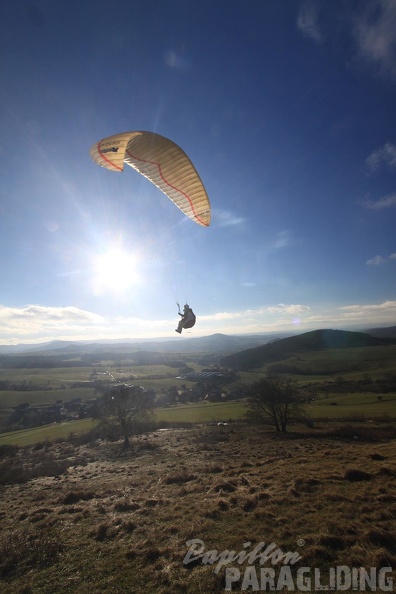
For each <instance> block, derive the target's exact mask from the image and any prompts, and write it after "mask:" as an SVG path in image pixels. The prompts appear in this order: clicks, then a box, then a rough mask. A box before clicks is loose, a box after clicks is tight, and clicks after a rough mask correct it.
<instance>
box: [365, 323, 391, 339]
mask: <svg viewBox="0 0 396 594" xmlns="http://www.w3.org/2000/svg"><path fill="white" fill-rule="evenodd" d="M364 332H367V333H368V334H371V336H378V337H379V338H395V339H396V326H389V327H388V328H370V329H368V330H364Z"/></svg>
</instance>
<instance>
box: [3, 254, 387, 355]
mask: <svg viewBox="0 0 396 594" xmlns="http://www.w3.org/2000/svg"><path fill="white" fill-rule="evenodd" d="M394 257H396V254H393V255H392V259H394ZM395 317H396V301H386V302H383V303H379V304H374V305H373V304H370V305H365V304H362V305H348V306H341V307H330V309H328V310H327V309H325V308H324V307H323V306H321V305H316V306H312V305H311V306H307V305H303V304H285V303H279V304H277V305H266V306H262V307H258V308H256V309H244V310H240V311H231V312H227V311H223V312H216V313H213V314H211V315H199V314H198V322H197V325H196V326H195V327H194V329H193V331H192V334H193V336H194V337H199V336H208V335H210V334H213V333H216V332H221V333H224V334H242V333H243V334H248V333H259V332H263V333H268V332H290V333H294V332H295V331H296V329H298V331H299V332H308V331H310V330H315V329H318V328H337V327H338V328H344V329H345V328H348V325H351V324H355V323H356V324H358V323H360V324H361V325H362V326H364V327H368V326H370V325H386V324H390V325H393V324H394V323H395ZM175 323H176V320H175V319H174V318H172V319H161V320H154V319H151V320H147V319H146V320H144V319H141V318H133V317H130V318H126V317H115V318H105V317H103V316H100V315H97V314H95V313H92V312H88V311H84V310H80V309H79V308H76V307H71V306H70V307H64V308H62V307H44V306H38V305H31V306H26V307H20V308H18V307H1V306H0V344H3V345H4V344H8V345H13V344H20V343H30V344H35V343H42V342H47V341H51V340H70V341H73V340H74V341H77V340H88V341H95V340H100V339H105V338H109V339H110V338H111V339H118V340H122V339H127V338H131V339H142V338H146V339H147V338H148V339H150V338H151V339H154V338H159V337H162V338H166V339H169V340H171V339H174V338H175V335H174V328H175ZM193 336H184V335H183V338H191V337H193ZM177 339H178V340H179V339H180V338H179V337H178V338H177Z"/></svg>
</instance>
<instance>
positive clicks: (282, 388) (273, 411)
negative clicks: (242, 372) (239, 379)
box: [248, 376, 303, 431]
mask: <svg viewBox="0 0 396 594" xmlns="http://www.w3.org/2000/svg"><path fill="white" fill-rule="evenodd" d="M248 400H249V405H250V410H249V417H250V418H255V419H259V420H261V421H262V422H265V421H268V419H269V420H271V421H272V422H273V424H274V425H275V428H276V430H277V431H286V428H287V425H288V423H289V421H290V420H291V419H292V418H293V417H296V416H297V415H300V414H302V412H303V404H302V401H301V397H300V394H299V390H298V388H297V385H296V383H295V382H294V381H293V380H291V379H290V378H287V377H284V376H278V377H271V378H263V379H261V380H258V381H257V382H255V383H254V384H252V385H251V386H250V387H249V389H248Z"/></svg>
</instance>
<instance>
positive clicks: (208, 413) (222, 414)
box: [0, 394, 396, 446]
mask: <svg viewBox="0 0 396 594" xmlns="http://www.w3.org/2000/svg"><path fill="white" fill-rule="evenodd" d="M330 402H333V403H337V405H336V406H333V405H331V404H330ZM246 411H247V402H246V401H244V400H241V401H233V402H224V403H223V402H215V403H213V402H198V403H194V404H179V405H176V406H167V407H165V408H157V409H155V410H154V420H155V421H158V422H160V423H165V425H166V424H167V423H170V424H178V423H210V422H228V421H231V422H234V421H238V420H243V418H244V416H245V414H246ZM306 414H307V416H308V417H309V418H311V419H312V420H313V421H314V422H315V421H316V422H320V421H321V420H326V421H327V422H331V421H340V420H344V421H346V422H347V421H351V422H356V421H365V420H368V421H375V420H379V421H391V420H392V419H393V420H394V419H396V394H388V395H386V396H384V399H383V400H382V401H381V402H379V401H378V400H377V398H376V397H375V395H373V394H343V395H342V396H340V395H334V396H331V397H329V398H323V399H321V400H317V401H315V402H310V403H308V404H307V405H306ZM93 424H94V421H93V420H92V419H83V420H78V421H69V422H66V423H60V424H58V423H56V424H52V425H45V426H43V427H35V428H32V429H24V430H20V431H12V432H8V433H3V434H0V445H2V444H10V445H20V446H24V445H31V444H34V443H37V442H41V441H45V440H54V439H58V438H66V437H68V436H69V435H70V434H71V433H76V434H82V433H85V432H88V431H90V429H91V428H92V427H93Z"/></svg>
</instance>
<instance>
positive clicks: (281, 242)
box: [273, 231, 292, 249]
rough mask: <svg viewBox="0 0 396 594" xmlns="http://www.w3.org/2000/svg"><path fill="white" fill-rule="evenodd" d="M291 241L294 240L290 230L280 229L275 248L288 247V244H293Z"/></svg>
mask: <svg viewBox="0 0 396 594" xmlns="http://www.w3.org/2000/svg"><path fill="white" fill-rule="evenodd" d="M291 241H292V239H291V233H290V231H279V232H278V233H277V234H276V238H275V241H274V244H273V248H274V249H280V248H284V247H287V246H288V245H290V244H291Z"/></svg>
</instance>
